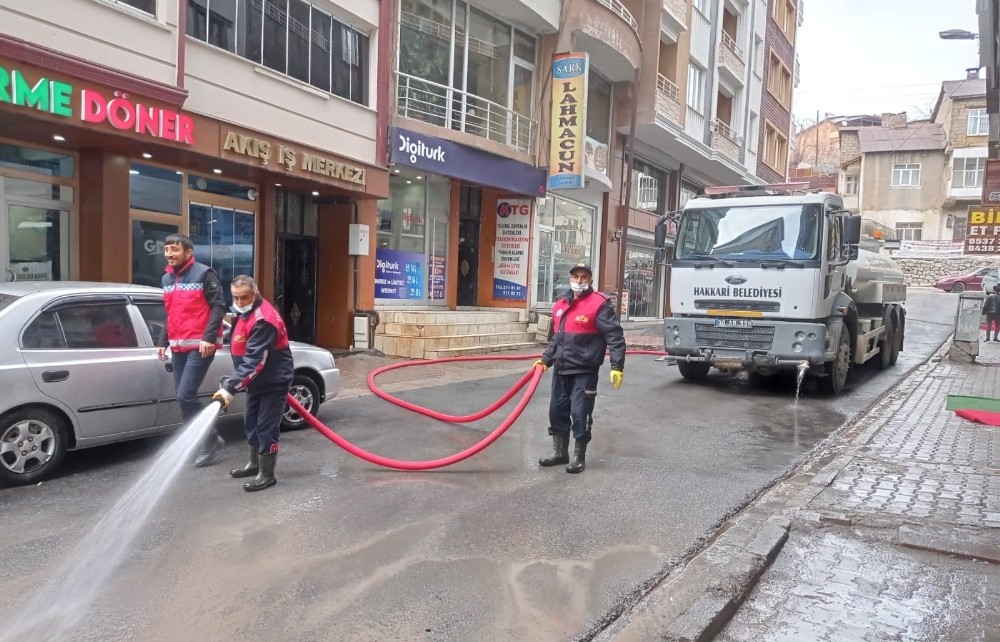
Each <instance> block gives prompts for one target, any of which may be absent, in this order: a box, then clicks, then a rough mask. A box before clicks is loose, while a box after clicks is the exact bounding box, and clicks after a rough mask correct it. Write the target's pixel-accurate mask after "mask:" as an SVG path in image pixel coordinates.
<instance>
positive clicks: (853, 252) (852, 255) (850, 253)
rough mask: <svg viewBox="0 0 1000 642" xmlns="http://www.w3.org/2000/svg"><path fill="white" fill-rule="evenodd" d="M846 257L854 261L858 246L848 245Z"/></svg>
mask: <svg viewBox="0 0 1000 642" xmlns="http://www.w3.org/2000/svg"><path fill="white" fill-rule="evenodd" d="M847 258H848V260H851V261H856V260H857V258H858V246H857V245H850V246H848V248H847Z"/></svg>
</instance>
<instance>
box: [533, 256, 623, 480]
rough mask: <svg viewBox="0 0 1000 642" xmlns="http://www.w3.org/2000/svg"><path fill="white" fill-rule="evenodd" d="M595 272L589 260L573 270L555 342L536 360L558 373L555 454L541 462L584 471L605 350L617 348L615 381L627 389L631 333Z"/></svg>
mask: <svg viewBox="0 0 1000 642" xmlns="http://www.w3.org/2000/svg"><path fill="white" fill-rule="evenodd" d="M593 279H594V273H593V270H591V269H590V265H588V264H587V263H577V264H576V265H574V266H573V267H572V268H571V269H570V273H569V281H570V293H569V294H568V295H567V296H565V297H563V298H560V299H559V300H558V301H556V303H555V304H554V305H553V306H552V318H553V322H554V323H555V331H554V333H553V335H552V341H550V342H549V346H548V348H546V350H545V353H544V354H542V358H541V359H539V360H538V361H536V362H535V365H540V366H542V367H543V368H544V369H546V370H548V369H549V368H550V367H552V366H555V371H554V372H553V374H552V400H551V402H550V403H549V434H550V435H552V456H551V457H544V458H542V459H539V460H538V463H539V465H541V466H559V465H562V464H569V465H568V466H566V472H568V473H580V472H583V469H584V466H585V465H586V461H585V460H586V454H587V444H588V443H590V438H591V427H592V426H593V413H594V402H595V401H596V399H597V376H598V371H599V370H600V368H601V364H603V363H604V353H605V352H606V351H607V350H608V348H610V350H611V385H612V386H614V387H615V388H616V389H618V388H621V385H622V377H623V372H624V370H625V333H624V331H623V330H622V327H621V325H620V324H619V323H618V316H617V315H616V314H615V308H614V305H613V304H612V302H611V300H610V299H609V298H608V297H606V296H604V295H603V294H601V293H600V292H595V291H594V290H593V287H592V286H593ZM570 430H572V431H573V436H574V437H575V438H576V443H575V447H574V450H573V461H572V462H570V460H569V433H570Z"/></svg>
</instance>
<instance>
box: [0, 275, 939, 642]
mask: <svg viewBox="0 0 1000 642" xmlns="http://www.w3.org/2000/svg"><path fill="white" fill-rule="evenodd" d="M956 301H957V297H955V296H954V295H946V294H939V293H932V292H911V295H910V302H909V304H908V308H909V311H908V313H909V323H908V327H907V337H906V338H907V344H906V347H905V351H904V352H903V353H902V354H901V355H900V360H899V363H898V365H897V366H896V367H895V368H894V369H892V370H891V371H890V372H886V373H879V372H877V370H875V369H865V370H864V371H863V372H860V373H859V374H858V377H857V379H856V382H855V384H854V386H853V388H852V389H851V390H850V391H849V392H848V393H847V394H845V395H844V396H842V397H840V398H837V399H831V398H829V397H824V396H822V395H820V394H819V393H818V392H816V391H815V389H814V387H813V386H811V385H809V383H808V382H807V385H806V386H805V389H804V390H803V394H802V399H801V401H800V403H799V405H798V406H797V407H793V401H794V389H793V382H792V381H790V380H786V381H785V382H784V384H782V383H781V382H779V383H778V384H777V385H775V386H773V387H769V388H766V389H762V390H761V389H754V388H751V387H750V386H749V384H747V383H746V382H744V381H742V380H740V379H738V378H734V377H730V376H724V375H719V374H715V375H711V376H710V378H709V380H708V381H707V382H705V383H702V384H689V383H687V382H684V381H683V380H682V379H681V378H680V377H679V375H678V374H677V371H676V368H674V367H668V366H666V365H664V364H663V363H661V362H656V361H655V360H654V358H652V357H646V356H635V357H631V358H630V359H629V361H628V363H627V367H626V375H625V384H624V386H623V388H622V390H620V391H615V390H613V389H611V387H610V386H609V385H608V384H607V382H606V376H607V375H606V372H603V373H602V379H601V387H600V392H599V398H598V402H597V409H596V411H595V416H594V421H595V428H594V430H595V436H594V441H593V443H592V445H591V450H590V451H589V452H588V460H587V470H586V472H585V473H583V474H582V475H575V476H574V475H568V474H566V473H565V472H563V470H562V468H561V467H558V468H554V469H546V470H542V469H539V467H538V465H537V463H536V462H537V458H538V457H539V456H540V455H544V454H547V452H548V450H549V446H550V439H549V437H548V436H547V435H546V432H545V428H546V426H547V421H546V416H547V402H548V390H547V384H548V382H549V377H548V376H546V377H545V379H544V380H543V387H542V388H540V390H539V393H538V394H537V395H536V397H535V399H534V401H533V402H532V403H531V404H530V406H529V407H528V409H527V411H526V412H525V414H524V415H523V416H522V418H521V420H520V421H519V422H518V423H517V424H516V425H515V426H514V427H513V428H512V429H511V431H509V432H508V433H507V434H506V435H505V436H504V437H503V438H501V439H500V440H499V441H498V442H496V443H495V444H494V445H493V446H491V447H490V448H489V449H488V450H487V451H486V452H484V453H483V454H481V455H479V456H476V457H474V458H472V459H470V460H467V461H465V462H462V463H460V464H458V465H456V466H453V467H451V468H448V469H446V470H442V471H436V472H427V473H401V472H394V471H387V470H383V469H378V468H376V467H374V466H372V465H370V464H368V463H365V462H362V461H360V460H357V459H354V458H353V457H351V456H349V455H347V454H346V453H344V452H343V451H341V450H339V449H338V448H336V447H335V446H333V445H332V444H330V443H329V442H327V441H326V440H325V439H323V438H322V437H321V436H320V435H319V434H317V433H315V432H313V431H301V432H296V433H286V434H285V435H284V436H283V438H282V449H283V450H282V454H281V456H280V458H279V464H278V477H279V480H280V483H279V484H278V486H276V487H275V488H273V489H270V490H268V491H266V492H263V493H258V494H247V493H244V492H243V491H242V490H241V488H240V482H238V481H235V480H231V479H229V478H228V476H227V475H226V470H228V468H229V467H231V466H232V465H234V464H237V463H239V462H240V460H241V458H242V457H243V456H244V448H245V447H244V446H242V445H241V444H240V438H241V437H240V435H241V432H240V427H239V426H238V425H237V426H234V425H227V426H225V427H224V429H223V433H224V435H226V437H227V440H228V442H229V443H228V445H227V446H226V449H225V454H226V461H225V463H224V464H220V465H217V466H215V467H213V468H209V469H203V470H194V469H191V470H187V471H185V472H183V473H182V474H181V476H180V477H179V479H178V481H177V483H176V484H175V485H174V486H173V487H172V488H170V489H168V492H167V493H166V495H165V497H164V499H163V501H162V503H161V504H160V505H159V507H158V508H157V510H155V511H154V514H153V518H152V520H151V521H150V523H149V524H148V526H147V527H146V528H145V529H144V531H143V533H142V535H140V539H139V541H138V543H137V545H136V546H135V549H134V551H132V552H131V553H130V555H129V556H128V561H127V562H126V564H125V565H124V567H123V569H122V570H121V572H120V573H119V574H118V575H117V576H116V578H115V580H114V583H113V584H112V585H111V586H109V587H108V590H107V591H105V592H104V593H103V594H102V595H101V597H100V598H99V600H98V602H97V603H96V604H95V606H94V609H93V613H92V615H91V617H89V618H88V619H87V620H86V621H85V622H83V623H82V625H81V626H80V627H79V629H78V631H77V633H76V636H75V637H74V639H80V640H84V639H86V640H91V639H93V640H98V639H99V640H119V639H121V640H124V639H143V640H151V641H156V640H168V639H169V640H175V639H199V640H235V639H246V638H253V639H256V640H334V639H336V640H384V639H401V640H469V639H475V640H510V639H518V640H560V639H567V638H572V637H576V636H580V635H584V634H586V633H587V632H588V631H592V630H593V629H594V628H595V626H598V625H599V622H600V621H601V620H602V619H604V618H606V617H609V615H610V614H614V613H615V612H617V610H619V609H621V608H622V607H623V605H627V604H628V603H629V600H630V599H631V598H632V597H633V596H634V594H635V593H636V591H637V590H639V589H640V588H641V587H643V586H645V585H647V584H649V583H650V582H653V581H655V580H656V579H657V578H659V577H662V576H663V574H664V573H665V572H667V571H668V570H669V569H670V568H671V567H672V566H673V565H674V564H675V563H676V561H677V559H678V558H679V557H680V556H682V555H683V554H684V553H685V552H686V551H689V550H690V549H691V548H692V547H693V546H695V545H696V543H697V542H698V540H699V538H701V537H703V536H704V535H705V534H706V533H707V532H709V531H710V530H711V529H712V528H713V527H714V526H715V525H717V524H718V523H719V522H720V521H721V520H723V519H724V518H725V517H726V516H727V515H730V514H731V513H733V512H734V511H736V510H738V509H739V508H740V507H742V506H743V505H744V504H745V503H746V502H747V500H748V498H750V497H753V496H754V495H755V494H757V493H758V492H759V491H760V490H761V489H763V488H765V487H766V486H768V485H770V483H771V482H772V481H773V480H774V479H775V478H777V477H778V476H780V475H781V474H782V473H783V472H784V471H785V470H786V469H787V468H788V467H789V466H791V465H793V464H794V463H795V462H797V461H799V460H800V459H801V458H802V457H803V456H805V455H806V454H807V453H809V451H810V450H811V449H812V448H814V447H815V446H816V445H817V444H819V443H820V442H821V441H822V440H823V439H824V438H825V437H826V436H827V435H829V434H830V433H831V432H833V431H835V430H836V429H837V428H838V427H840V426H841V425H843V424H844V423H845V422H847V421H850V420H851V419H852V418H853V417H855V416H856V415H857V414H858V413H859V412H860V411H862V410H863V409H864V408H866V407H867V406H868V405H869V404H871V403H872V402H873V401H874V400H876V399H877V398H878V397H879V396H881V395H882V394H884V392H885V391H886V390H887V389H888V388H890V387H891V386H892V385H894V384H895V383H896V382H898V380H899V379H900V377H902V376H904V375H905V373H906V372H908V371H909V370H910V369H912V368H914V367H916V366H917V365H918V364H919V363H922V362H923V361H925V360H926V359H927V358H928V357H929V356H930V355H931V354H932V353H933V352H934V351H935V350H936V349H937V348H938V347H939V346H940V345H941V343H942V342H943V341H944V340H945V339H946V338H947V336H948V335H949V333H950V331H951V328H952V319H953V315H954V309H955V304H956ZM515 380H516V377H514V376H511V377H500V378H492V379H485V380H476V381H467V382H463V383H458V384H454V385H450V386H435V385H433V384H434V382H433V381H429V382H428V383H429V384H431V385H430V386H428V387H426V388H421V389H418V390H412V391H410V392H407V393H405V394H403V395H401V396H403V397H404V398H406V399H408V400H411V401H414V402H417V403H420V404H424V405H427V406H430V407H434V408H439V409H444V410H447V411H449V412H453V413H461V412H471V411H473V410H478V409H479V408H481V407H483V406H485V405H486V404H487V403H488V402H489V401H491V400H492V399H494V398H496V397H497V396H499V394H500V393H501V392H502V391H504V390H506V388H507V387H508V386H509V385H510V384H511V383H513V381H515ZM512 406H513V404H510V405H509V406H508V408H510V407H512ZM320 418H321V419H323V420H324V421H326V422H327V423H329V424H331V425H333V426H334V427H335V429H336V430H338V432H340V433H341V434H342V435H343V436H344V437H346V438H347V439H349V440H351V441H353V442H355V443H357V444H358V445H360V446H362V447H364V448H366V449H369V450H371V451H373V452H377V453H379V454H383V455H386V456H390V457H398V458H402V459H430V458H436V457H440V456H443V455H445V454H450V453H452V452H456V451H458V450H461V449H464V448H465V447H467V446H469V445H471V444H472V443H474V442H475V441H478V439H480V438H482V437H483V436H484V435H485V434H486V433H487V432H488V431H489V430H491V429H492V428H493V427H494V426H495V425H496V424H497V423H498V422H499V419H497V420H496V421H491V420H485V421H482V422H478V423H476V424H471V425H466V426H452V425H444V424H439V423H437V422H434V421H432V420H429V419H426V418H423V417H418V416H416V415H413V414H410V413H407V412H406V411H404V410H402V409H399V408H396V407H394V406H391V405H389V404H387V403H385V402H383V401H381V400H378V399H375V398H373V397H371V396H365V397H359V398H354V399H343V400H339V401H336V400H335V401H334V402H332V403H329V404H326V405H325V406H324V408H323V411H322V413H321V416H320ZM163 443H164V441H163V440H162V439H152V440H145V441H142V442H137V443H131V444H122V445H119V446H113V447H109V448H103V449H96V450H91V451H86V452H83V453H77V454H73V455H72V456H71V457H69V458H68V459H67V466H66V473H65V474H64V475H63V476H61V477H59V478H58V479H54V480H51V481H48V482H45V483H43V484H41V485H39V486H34V487H27V488H13V489H4V490H0V510H2V513H0V514H2V515H3V516H4V519H3V520H0V578H2V580H0V614H3V613H6V612H10V611H11V610H12V609H16V608H17V605H18V604H20V603H21V602H22V601H23V600H24V599H25V598H26V597H27V596H28V595H30V594H31V592H32V591H33V589H34V588H35V587H37V586H38V585H39V584H40V583H41V582H42V581H43V580H44V579H46V578H47V577H48V576H49V575H50V574H51V573H52V572H53V571H54V569H55V568H57V566H58V564H60V563H62V562H63V561H64V559H65V555H66V554H67V552H68V551H69V550H70V548H71V547H72V545H73V544H74V543H75V542H76V541H77V540H78V539H79V538H80V537H81V536H82V533H83V532H85V531H86V530H87V529H89V527H90V526H91V525H92V524H93V523H94V521H95V519H96V516H97V515H99V514H100V513H101V512H102V511H103V510H105V509H106V508H107V507H108V506H110V505H111V504H112V503H113V502H114V501H115V500H116V499H117V497H118V496H119V495H120V494H121V492H122V491H123V490H124V489H125V488H126V487H127V486H128V485H129V484H130V483H131V482H132V481H134V480H135V478H136V477H137V475H138V474H139V472H140V470H141V468H142V466H143V465H144V464H148V463H149V462H150V461H151V459H152V458H153V457H154V456H155V455H156V452H157V449H158V448H159V447H161V446H162V445H163Z"/></svg>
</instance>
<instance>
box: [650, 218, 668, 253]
mask: <svg viewBox="0 0 1000 642" xmlns="http://www.w3.org/2000/svg"><path fill="white" fill-rule="evenodd" d="M666 244H667V224H666V223H665V222H664V223H657V224H656V228H655V229H654V230H653V246H654V247H657V248H660V249H663V247H664V246H665V245H666Z"/></svg>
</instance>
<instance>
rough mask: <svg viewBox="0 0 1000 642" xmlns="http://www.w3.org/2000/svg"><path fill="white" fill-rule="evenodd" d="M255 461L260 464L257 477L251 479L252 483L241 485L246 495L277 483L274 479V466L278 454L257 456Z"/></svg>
mask: <svg viewBox="0 0 1000 642" xmlns="http://www.w3.org/2000/svg"><path fill="white" fill-rule="evenodd" d="M257 460H258V461H259V462H260V470H258V471H257V476H256V477H254V478H253V481H249V482H247V483H245V484H243V490H245V491H247V492H248V493H253V492H256V491H258V490H264V489H265V488H270V487H271V486H274V485H275V484H277V483H278V480H277V479H275V477H274V464H275V463H276V462H277V461H278V453H274V454H271V455H258V456H257Z"/></svg>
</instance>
